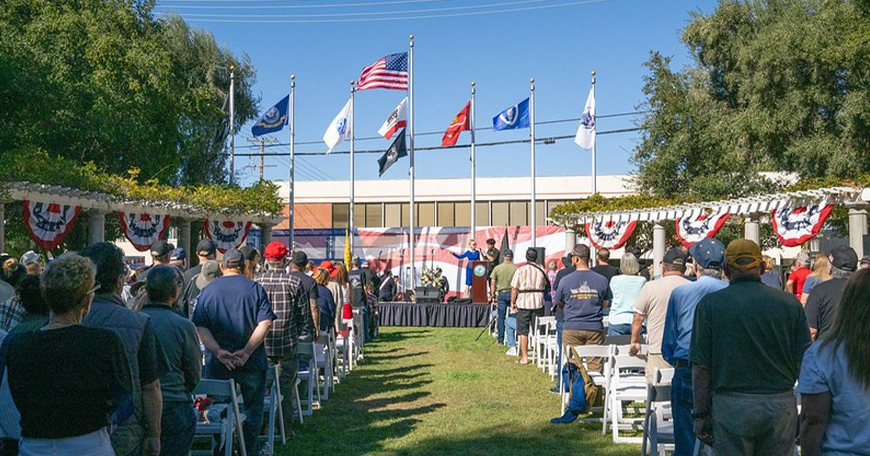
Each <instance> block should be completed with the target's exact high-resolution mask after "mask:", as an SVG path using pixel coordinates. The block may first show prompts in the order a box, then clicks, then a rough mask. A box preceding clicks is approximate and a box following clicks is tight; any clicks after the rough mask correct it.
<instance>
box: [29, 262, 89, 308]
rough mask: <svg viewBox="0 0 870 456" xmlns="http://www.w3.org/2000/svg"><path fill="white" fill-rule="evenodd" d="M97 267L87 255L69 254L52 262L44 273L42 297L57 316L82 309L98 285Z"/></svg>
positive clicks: (41, 286) (41, 282) (41, 283)
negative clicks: (85, 300)
mask: <svg viewBox="0 0 870 456" xmlns="http://www.w3.org/2000/svg"><path fill="white" fill-rule="evenodd" d="M96 275H97V267H96V266H94V263H93V262H92V261H91V260H90V259H89V258H86V257H83V256H81V255H78V254H76V253H65V254H63V255H61V256H59V257H57V258H56V259H55V260H54V261H52V262H51V263H50V264H49V265H48V268H46V270H45V272H44V273H43V274H42V280H41V281H40V288H42V298H43V299H44V300H45V302H46V303H48V306H49V308H50V309H51V311H52V312H54V314H55V315H63V314H66V313H69V312H71V311H74V310H77V309H80V308H81V307H82V303H83V302H84V299H85V297H86V296H87V294H88V291H89V290H90V289H91V288H92V287H93V286H94V282H95V279H96Z"/></svg>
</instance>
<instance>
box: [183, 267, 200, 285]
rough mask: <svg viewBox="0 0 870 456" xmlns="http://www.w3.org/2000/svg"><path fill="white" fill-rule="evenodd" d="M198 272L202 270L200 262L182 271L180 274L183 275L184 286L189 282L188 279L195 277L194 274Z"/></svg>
mask: <svg viewBox="0 0 870 456" xmlns="http://www.w3.org/2000/svg"><path fill="white" fill-rule="evenodd" d="M200 272H202V265H201V264H198V265H196V266H194V267H192V268H190V269H188V270H187V271H184V273H183V274H182V276H183V277H184V285H185V286H186V285H187V284H188V283H190V281H191V280H192V279H193V278H194V277H196V275H197V274H199V273H200Z"/></svg>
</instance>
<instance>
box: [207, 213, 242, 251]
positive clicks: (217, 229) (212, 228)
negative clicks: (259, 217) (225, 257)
mask: <svg viewBox="0 0 870 456" xmlns="http://www.w3.org/2000/svg"><path fill="white" fill-rule="evenodd" d="M250 229H251V222H240V221H232V220H224V221H221V220H208V219H206V221H205V234H206V236H208V237H209V238H211V240H212V241H214V242H215V243H216V244H217V248H218V250H220V252H221V253H224V252H226V251H227V250H229V249H237V248H239V247H241V245H242V244H244V243H245V238H246V237H248V230H250Z"/></svg>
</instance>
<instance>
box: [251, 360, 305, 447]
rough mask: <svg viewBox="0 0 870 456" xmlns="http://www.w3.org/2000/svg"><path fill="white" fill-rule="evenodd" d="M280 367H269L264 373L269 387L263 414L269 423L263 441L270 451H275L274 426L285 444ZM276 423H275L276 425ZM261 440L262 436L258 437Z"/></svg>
mask: <svg viewBox="0 0 870 456" xmlns="http://www.w3.org/2000/svg"><path fill="white" fill-rule="evenodd" d="M280 379H281V367H280V366H278V365H277V364H276V365H272V366H269V369H268V370H267V371H266V384H267V385H271V386H270V387H269V391H268V395H267V396H266V407H265V412H266V414H267V415H268V419H267V423H269V427H268V431H267V433H266V436H265V439H266V444H267V445H269V448H271V449H272V450H274V449H275V425H276V424H277V425H278V426H279V430H280V432H281V443H282V444H286V443H287V435H286V434H285V432H284V405H283V403H282V402H283V399H284V396H283V395H282V394H281V380H280ZM296 398H297V399H298V398H299V389H298V388H297V389H296ZM276 421H277V423H276ZM260 438H261V439H262V438H263V436H262V435H260Z"/></svg>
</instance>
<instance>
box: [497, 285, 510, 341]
mask: <svg viewBox="0 0 870 456" xmlns="http://www.w3.org/2000/svg"><path fill="white" fill-rule="evenodd" d="M510 307H511V292H510V291H499V292H498V324H497V327H498V343H499V344H504V319H505V317H507V312H508V309H510Z"/></svg>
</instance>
